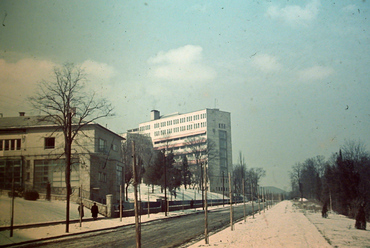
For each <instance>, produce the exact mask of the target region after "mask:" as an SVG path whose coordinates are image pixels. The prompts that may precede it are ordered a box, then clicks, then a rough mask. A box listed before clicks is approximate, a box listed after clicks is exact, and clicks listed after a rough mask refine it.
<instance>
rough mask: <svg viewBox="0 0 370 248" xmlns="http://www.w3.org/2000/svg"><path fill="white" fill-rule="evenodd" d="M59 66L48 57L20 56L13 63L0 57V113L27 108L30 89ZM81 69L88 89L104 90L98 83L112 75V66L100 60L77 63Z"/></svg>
mask: <svg viewBox="0 0 370 248" xmlns="http://www.w3.org/2000/svg"><path fill="white" fill-rule="evenodd" d="M55 66H60V65H58V64H56V63H54V62H52V61H50V60H38V59H33V58H22V59H19V60H17V61H16V62H9V61H8V60H5V59H0V89H1V91H0V98H1V99H2V101H1V103H0V109H1V112H2V113H4V114H5V115H7V116H10V115H14V113H16V112H17V111H24V110H26V109H29V106H28V105H29V104H28V102H27V97H28V96H31V95H33V94H34V90H35V89H36V86H37V84H38V83H39V82H41V81H42V80H46V81H47V80H53V79H54V74H53V69H54V67H55ZM80 66H81V68H83V69H84V72H85V74H86V77H87V79H88V80H89V88H91V89H93V90H95V91H97V92H99V93H101V94H103V93H104V92H105V91H107V89H108V88H107V87H106V86H105V85H103V86H101V85H102V83H103V82H104V83H105V82H108V81H109V79H110V78H111V77H112V76H113V75H114V74H115V71H114V69H113V68H112V67H111V66H109V65H107V64H103V63H98V62H95V61H91V60H88V61H85V62H83V63H82V64H81V65H80Z"/></svg>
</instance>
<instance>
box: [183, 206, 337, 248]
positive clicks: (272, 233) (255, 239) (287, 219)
mask: <svg viewBox="0 0 370 248" xmlns="http://www.w3.org/2000/svg"><path fill="white" fill-rule="evenodd" d="M190 247H191V248H195V247H238V248H239V247H300V248H301V247H320V248H323V247H332V246H331V245H329V244H328V242H327V241H326V240H325V238H324V237H323V236H322V235H321V234H320V233H319V231H318V230H317V228H316V227H315V226H314V225H313V224H312V223H311V222H310V221H309V220H308V219H307V218H306V216H305V215H304V214H303V213H302V212H301V211H300V210H298V209H296V208H295V207H294V206H293V204H292V202H291V201H283V202H280V203H278V204H277V205H275V206H274V207H272V208H271V209H269V210H266V212H265V213H264V212H263V211H262V212H261V214H256V215H255V218H254V219H253V217H252V216H249V217H248V218H247V220H246V222H244V221H241V222H238V223H236V224H235V225H234V231H231V228H230V227H228V228H227V229H225V230H223V231H221V232H219V233H217V234H215V235H212V236H210V237H209V244H208V245H206V244H205V241H204V240H202V241H200V242H198V243H196V244H193V245H191V246H190Z"/></svg>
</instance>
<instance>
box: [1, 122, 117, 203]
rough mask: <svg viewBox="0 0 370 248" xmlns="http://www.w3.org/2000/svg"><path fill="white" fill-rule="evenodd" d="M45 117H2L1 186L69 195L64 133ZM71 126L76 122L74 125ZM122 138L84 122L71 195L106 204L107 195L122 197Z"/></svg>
mask: <svg viewBox="0 0 370 248" xmlns="http://www.w3.org/2000/svg"><path fill="white" fill-rule="evenodd" d="M43 118H45V117H43V116H19V117H2V118H0V189H5V190H9V189H11V183H12V180H11V178H12V174H13V175H14V176H13V177H14V183H15V185H16V187H22V188H24V189H26V190H27V189H36V190H38V191H39V192H40V193H44V192H45V191H46V185H47V183H48V182H49V183H50V185H51V188H52V194H55V195H65V155H64V136H63V133H62V131H61V129H60V128H59V127H58V126H56V125H55V124H53V123H51V122H48V121H45V120H43ZM72 128H73V126H72ZM122 140H123V138H122V137H121V136H119V135H118V134H116V133H113V132H112V131H110V130H108V129H106V128H104V127H103V126H101V125H99V124H93V123H91V124H88V125H86V126H84V127H83V128H82V129H81V130H80V132H79V134H78V135H77V136H76V138H75V140H74V142H73V143H72V166H71V187H72V193H73V194H72V197H73V196H76V197H77V196H78V189H79V188H80V187H82V192H83V196H84V197H85V198H88V199H90V200H94V201H98V202H101V203H105V198H106V195H107V194H112V195H113V200H114V201H115V202H116V201H117V202H118V200H119V189H120V188H119V186H120V185H121V184H122V168H123V164H122V152H121V142H122Z"/></svg>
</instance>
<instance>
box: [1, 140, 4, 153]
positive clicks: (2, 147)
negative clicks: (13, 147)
mask: <svg viewBox="0 0 370 248" xmlns="http://www.w3.org/2000/svg"><path fill="white" fill-rule="evenodd" d="M3 142H4V141H3V140H0V151H2V150H3V149H4V146H3Z"/></svg>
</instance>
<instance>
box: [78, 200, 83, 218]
mask: <svg viewBox="0 0 370 248" xmlns="http://www.w3.org/2000/svg"><path fill="white" fill-rule="evenodd" d="M77 210H78V214H79V215H80V218H81V219H82V218H83V217H84V205H83V204H82V203H81V205H79V206H78V208H77Z"/></svg>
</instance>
